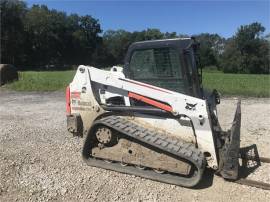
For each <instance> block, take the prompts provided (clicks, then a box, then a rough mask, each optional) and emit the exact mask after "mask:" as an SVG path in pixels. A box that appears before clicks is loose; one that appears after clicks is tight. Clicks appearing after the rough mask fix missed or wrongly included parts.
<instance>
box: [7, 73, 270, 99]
mask: <svg viewBox="0 0 270 202" xmlns="http://www.w3.org/2000/svg"><path fill="white" fill-rule="evenodd" d="M74 74H75V71H51V72H33V71H28V72H20V73H19V78H20V79H19V81H17V82H13V83H11V84H8V85H6V87H7V88H8V89H12V90H17V91H55V90H64V89H65V87H66V86H67V85H68V83H70V82H71V80H72V78H73V76H74ZM203 85H204V88H206V89H208V90H211V89H214V88H215V89H217V90H218V91H219V92H220V93H221V94H222V95H240V96H252V97H270V75H248V74H224V73H221V72H204V73H203Z"/></svg>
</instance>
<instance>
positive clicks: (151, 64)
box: [130, 49, 155, 79]
mask: <svg viewBox="0 0 270 202" xmlns="http://www.w3.org/2000/svg"><path fill="white" fill-rule="evenodd" d="M130 69H131V71H132V73H133V75H134V78H139V79H143V78H153V77H155V60H154V54H153V50H152V49H148V50H139V51H135V52H134V53H133V55H132V57H131V61H130Z"/></svg>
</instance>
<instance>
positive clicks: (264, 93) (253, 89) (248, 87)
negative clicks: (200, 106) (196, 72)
mask: <svg viewBox="0 0 270 202" xmlns="http://www.w3.org/2000/svg"><path fill="white" fill-rule="evenodd" d="M203 85H204V88H206V89H208V90H212V89H217V90H218V91H219V92H220V93H221V94H222V95H240V96H252V97H270V75H255V74H224V73H221V72H211V73H210V72H204V73H203Z"/></svg>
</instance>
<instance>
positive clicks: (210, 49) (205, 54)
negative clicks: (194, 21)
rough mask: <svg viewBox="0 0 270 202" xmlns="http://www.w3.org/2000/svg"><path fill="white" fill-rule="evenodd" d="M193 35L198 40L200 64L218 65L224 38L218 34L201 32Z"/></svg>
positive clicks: (205, 65)
mask: <svg viewBox="0 0 270 202" xmlns="http://www.w3.org/2000/svg"><path fill="white" fill-rule="evenodd" d="M195 37H196V39H197V40H198V41H199V42H200V55H201V64H202V66H203V67H207V66H216V67H219V60H220V56H221V55H222V53H223V51H224V46H225V39H224V38H223V37H221V36H219V35H218V34H209V33H202V34H199V35H196V36H195Z"/></svg>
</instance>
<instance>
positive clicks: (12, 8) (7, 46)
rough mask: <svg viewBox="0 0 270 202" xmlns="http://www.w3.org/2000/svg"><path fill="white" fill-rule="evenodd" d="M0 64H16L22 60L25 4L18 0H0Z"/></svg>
mask: <svg viewBox="0 0 270 202" xmlns="http://www.w3.org/2000/svg"><path fill="white" fill-rule="evenodd" d="M0 6H1V18H0V19H1V23H0V24H1V63H13V64H17V63H20V62H21V61H22V60H23V52H24V49H23V41H24V31H23V19H24V16H25V13H26V11H27V10H26V4H25V3H24V2H22V1H19V0H11V1H10V0H0Z"/></svg>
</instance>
